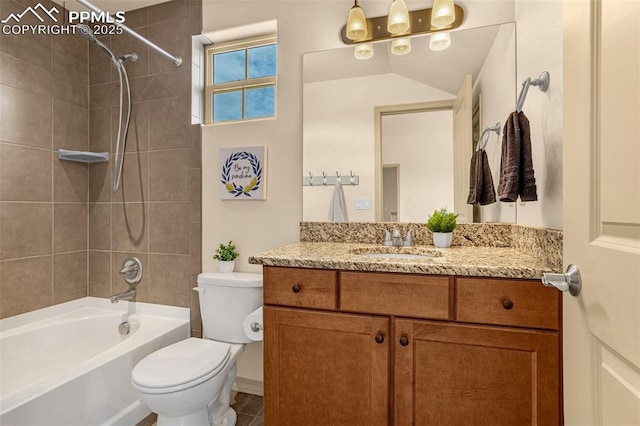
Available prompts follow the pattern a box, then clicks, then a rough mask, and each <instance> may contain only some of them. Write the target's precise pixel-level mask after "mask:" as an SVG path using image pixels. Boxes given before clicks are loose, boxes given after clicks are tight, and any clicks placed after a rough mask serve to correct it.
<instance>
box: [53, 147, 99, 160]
mask: <svg viewBox="0 0 640 426" xmlns="http://www.w3.org/2000/svg"><path fill="white" fill-rule="evenodd" d="M58 158H59V159H60V160H66V161H77V162H79V163H102V162H105V161H109V153H108V152H91V151H71V150H68V149H62V148H60V149H58Z"/></svg>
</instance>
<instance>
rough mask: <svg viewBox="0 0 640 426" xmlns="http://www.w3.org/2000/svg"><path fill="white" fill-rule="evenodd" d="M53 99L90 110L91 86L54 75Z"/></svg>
mask: <svg viewBox="0 0 640 426" xmlns="http://www.w3.org/2000/svg"><path fill="white" fill-rule="evenodd" d="M52 79H53V99H56V100H59V101H64V102H68V103H70V104H73V105H77V106H81V107H84V108H89V86H87V85H85V84H80V83H78V82H77V81H75V80H72V79H70V78H68V77H67V76H64V75H54V76H53V77H52Z"/></svg>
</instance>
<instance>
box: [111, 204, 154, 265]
mask: <svg viewBox="0 0 640 426" xmlns="http://www.w3.org/2000/svg"><path fill="white" fill-rule="evenodd" d="M148 223H149V207H148V206H146V205H144V204H142V203H113V204H111V249H112V250H114V251H125V252H136V253H139V252H146V251H148V248H149V237H148V236H149V230H148Z"/></svg>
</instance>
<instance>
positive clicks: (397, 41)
mask: <svg viewBox="0 0 640 426" xmlns="http://www.w3.org/2000/svg"><path fill="white" fill-rule="evenodd" d="M409 52H411V39H409V37H400V38H394V39H393V40H392V41H391V53H393V54H394V55H396V56H402V55H406V54H407V53H409Z"/></svg>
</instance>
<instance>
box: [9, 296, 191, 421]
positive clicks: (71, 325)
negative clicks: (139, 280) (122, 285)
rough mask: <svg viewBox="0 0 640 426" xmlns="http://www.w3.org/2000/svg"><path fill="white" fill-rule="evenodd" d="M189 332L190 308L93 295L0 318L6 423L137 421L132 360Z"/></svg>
mask: <svg viewBox="0 0 640 426" xmlns="http://www.w3.org/2000/svg"><path fill="white" fill-rule="evenodd" d="M123 321H128V323H129V326H130V332H129V334H127V335H121V334H120V333H119V331H118V326H119V325H120V323H121V322H123ZM189 335H190V328H189V309H186V308H177V307H172V306H162V305H152V304H147V303H133V302H123V301H121V302H119V303H115V304H111V303H110V302H109V301H108V300H107V299H100V298H95V297H85V298H83V299H78V300H74V301H71V302H67V303H63V304H60V305H55V306H52V307H49V308H45V309H40V310H38V311H34V312H29V313H26V314H21V315H16V316H14V317H10V318H6V319H3V320H0V425H3V426H4V425H7V426H8V425H11V426H14V425H29V426H42V425H47V426H53V425H64V426H70V425H82V426H87V425H113V424H117V425H135V424H136V423H137V422H139V421H140V420H142V419H144V418H145V417H146V416H147V415H149V414H150V411H149V410H148V409H147V408H146V407H145V406H144V405H142V404H141V402H140V401H139V399H138V396H137V394H136V392H135V391H134V389H133V387H132V386H131V371H132V370H133V367H134V366H135V365H136V363H137V362H138V361H140V360H141V359H142V358H144V357H145V356H146V355H147V354H149V353H151V352H154V351H156V350H158V349H159V348H161V347H164V346H167V345H170V344H172V343H175V342H177V341H180V340H183V339H186V338H187V337H189Z"/></svg>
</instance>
